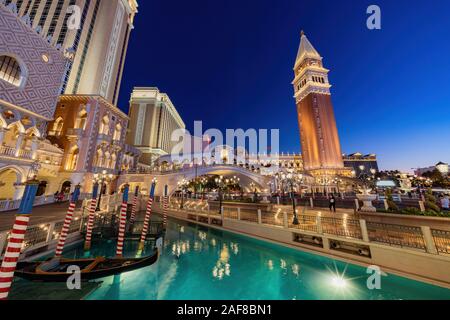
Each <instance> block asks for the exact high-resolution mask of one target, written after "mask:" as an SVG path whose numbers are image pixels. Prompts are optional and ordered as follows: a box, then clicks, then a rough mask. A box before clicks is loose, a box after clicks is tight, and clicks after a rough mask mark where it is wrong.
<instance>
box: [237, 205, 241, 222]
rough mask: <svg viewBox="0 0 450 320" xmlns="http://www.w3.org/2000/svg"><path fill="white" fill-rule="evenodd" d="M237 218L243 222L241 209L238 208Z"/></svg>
mask: <svg viewBox="0 0 450 320" xmlns="http://www.w3.org/2000/svg"><path fill="white" fill-rule="evenodd" d="M237 218H238V220H241V208H237Z"/></svg>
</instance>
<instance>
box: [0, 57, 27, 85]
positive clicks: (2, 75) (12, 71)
mask: <svg viewBox="0 0 450 320" xmlns="http://www.w3.org/2000/svg"><path fill="white" fill-rule="evenodd" d="M0 79H1V80H3V81H6V82H8V83H10V84H12V85H14V86H16V87H23V85H24V82H25V70H23V68H21V66H20V64H19V62H18V61H17V60H16V59H15V58H13V57H11V56H7V55H2V56H0Z"/></svg>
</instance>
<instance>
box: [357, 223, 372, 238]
mask: <svg viewBox="0 0 450 320" xmlns="http://www.w3.org/2000/svg"><path fill="white" fill-rule="evenodd" d="M359 226H360V228H361V235H362V239H363V241H364V242H370V239H369V233H368V232H367V224H366V220H364V219H361V220H359Z"/></svg>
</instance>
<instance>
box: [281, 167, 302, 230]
mask: <svg viewBox="0 0 450 320" xmlns="http://www.w3.org/2000/svg"><path fill="white" fill-rule="evenodd" d="M281 179H282V181H283V182H285V183H286V184H287V185H288V186H289V189H290V190H289V191H290V194H291V199H292V209H293V210H294V220H293V221H292V224H294V225H298V224H299V221H298V215H297V210H296V204H295V190H294V186H295V185H296V184H297V183H300V185H301V182H302V181H303V175H301V174H299V175H297V174H295V173H291V172H289V173H288V174H285V173H282V174H281Z"/></svg>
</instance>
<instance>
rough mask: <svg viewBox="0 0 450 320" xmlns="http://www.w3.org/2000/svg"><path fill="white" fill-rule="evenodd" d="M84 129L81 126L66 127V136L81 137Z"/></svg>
mask: <svg viewBox="0 0 450 320" xmlns="http://www.w3.org/2000/svg"><path fill="white" fill-rule="evenodd" d="M83 132H84V130H83V129H81V128H78V129H76V128H72V129H67V134H66V135H67V136H70V137H81V136H82V135H83Z"/></svg>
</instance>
